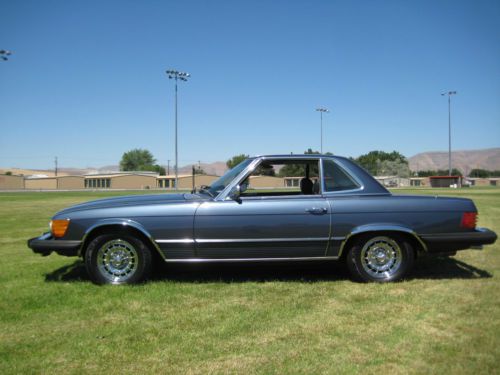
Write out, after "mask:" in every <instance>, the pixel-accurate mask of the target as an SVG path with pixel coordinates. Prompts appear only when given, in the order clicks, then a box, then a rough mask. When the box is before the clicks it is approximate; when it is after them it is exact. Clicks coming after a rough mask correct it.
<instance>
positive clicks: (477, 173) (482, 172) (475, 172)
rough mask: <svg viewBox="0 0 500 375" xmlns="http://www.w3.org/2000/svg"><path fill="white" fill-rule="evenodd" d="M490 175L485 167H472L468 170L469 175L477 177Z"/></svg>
mask: <svg viewBox="0 0 500 375" xmlns="http://www.w3.org/2000/svg"><path fill="white" fill-rule="evenodd" d="M490 176H491V172H490V171H487V170H486V169H480V168H474V169H473V170H471V171H470V173H469V177H479V178H487V177H490Z"/></svg>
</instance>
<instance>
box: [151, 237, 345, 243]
mask: <svg viewBox="0 0 500 375" xmlns="http://www.w3.org/2000/svg"><path fill="white" fill-rule="evenodd" d="M337 238H340V239H344V237H337ZM328 240H329V237H317V238H309V237H304V238H224V239H222V238H201V239H192V238H180V239H177V240H156V242H157V243H245V242H255V243H262V242H307V241H311V242H314V241H328Z"/></svg>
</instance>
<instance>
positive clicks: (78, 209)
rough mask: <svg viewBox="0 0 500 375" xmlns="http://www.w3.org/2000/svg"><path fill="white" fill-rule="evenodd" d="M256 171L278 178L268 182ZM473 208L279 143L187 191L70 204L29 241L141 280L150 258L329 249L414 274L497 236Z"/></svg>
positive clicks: (382, 277) (264, 257)
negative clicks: (288, 150) (428, 262)
mask: <svg viewBox="0 0 500 375" xmlns="http://www.w3.org/2000/svg"><path fill="white" fill-rule="evenodd" d="M291 176H292V177H293V178H292V177H291ZM276 177H280V178H276ZM259 178H260V179H261V181H262V179H269V180H270V181H273V184H274V185H273V186H270V187H264V188H262V186H261V185H262V184H257V183H256V181H257V180H258V179H259ZM276 181H282V185H279V184H278V185H276ZM264 185H265V184H264ZM271 185H272V184H271ZM259 186H260V187H259ZM476 220H477V209H476V206H475V205H474V203H473V202H472V201H471V200H470V199H464V198H442V197H428V196H403V195H393V194H391V193H390V192H389V191H388V190H387V189H385V188H384V187H383V186H382V185H380V184H379V183H378V182H377V181H376V180H375V179H374V178H373V177H372V176H371V175H370V174H369V173H368V172H366V171H365V170H364V169H363V168H361V167H360V166H358V165H357V164H356V163H354V162H352V161H351V160H349V159H346V158H343V157H338V156H326V155H274V156H259V157H254V158H249V159H247V160H245V161H243V162H242V163H241V164H239V165H238V166H236V167H235V168H233V169H231V170H229V171H228V172H227V173H226V174H225V175H223V176H222V177H220V178H219V179H218V180H216V181H215V182H213V183H212V185H211V186H203V187H202V188H201V189H199V190H198V191H193V192H191V193H189V194H158V195H144V196H130V197H118V198H111V199H103V200H97V201H92V202H88V203H83V204H78V205H76V206H73V207H69V208H66V209H64V210H62V211H60V212H58V213H57V214H56V215H55V216H54V217H53V218H52V221H51V224H50V231H49V232H47V233H45V234H44V235H42V236H40V237H37V238H32V239H30V240H29V241H28V246H29V247H30V248H31V249H32V250H33V251H34V252H36V253H40V254H43V255H48V254H50V253H51V252H56V253H58V254H60V255H66V256H79V257H82V258H83V260H84V262H85V265H86V269H87V271H88V274H89V276H90V278H91V280H92V281H93V282H95V283H97V284H132V283H137V282H140V281H143V280H145V279H147V278H148V276H149V275H150V273H151V269H152V265H153V263H155V262H173V263H175V262H248V261H250V262H269V261H280V262H281V261H319V260H328V259H330V260H339V261H342V262H345V263H347V267H348V268H349V270H350V271H351V273H352V275H353V277H354V278H356V279H358V280H361V281H376V282H388V281H395V280H399V279H401V278H403V277H405V276H406V275H408V272H409V271H410V269H411V268H412V265H413V263H414V260H415V258H416V257H417V256H421V255H425V254H441V255H454V254H455V253H456V251H458V250H463V249H468V248H471V247H475V248H481V246H482V245H487V244H492V243H494V242H495V241H496V238H497V236H496V234H495V233H494V232H492V231H490V230H488V229H485V228H477V227H476Z"/></svg>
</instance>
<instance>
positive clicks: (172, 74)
mask: <svg viewBox="0 0 500 375" xmlns="http://www.w3.org/2000/svg"><path fill="white" fill-rule="evenodd" d="M166 73H167V75H168V78H169V79H174V80H175V165H174V170H175V190H179V184H178V182H179V158H178V155H179V154H178V150H177V81H178V80H181V81H184V82H187V80H188V78H189V77H191V75H190V74H189V73H186V72H179V71H177V70H174V69H169V70H167V71H166Z"/></svg>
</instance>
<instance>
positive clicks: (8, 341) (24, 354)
mask: <svg viewBox="0 0 500 375" xmlns="http://www.w3.org/2000/svg"><path fill="white" fill-rule="evenodd" d="M395 192H396V193H398V194H399V193H404V194H408V193H412V194H413V193H416V194H433V195H435V194H438V195H453V196H463V197H470V198H473V199H474V201H475V202H476V204H477V206H478V208H479V211H480V216H479V225H482V226H487V227H489V228H491V229H493V230H495V231H496V232H500V189H479V188H471V189H463V190H451V189H442V190H431V189H419V190H409V189H405V190H403V189H398V190H396V191H395ZM118 194H124V193H116V192H115V193H113V192H101V193H92V192H71V193H62V192H61V193H2V194H0V256H1V261H0V374H18V373H35V374H42V373H43V374H46V373H95V374H102V373H112V374H117V373H130V374H137V373H143V374H145V373H147V374H150V373H165V374H173V373H180V374H186V373H187V374H207V373H235V374H236V373H237V374H247V373H262V374H288V373H303V374H319V373H356V372H361V371H362V372H363V373H377V374H386V373H405V374H406V373H410V374H412V373H414V374H422V373H434V374H443V373H448V374H460V373H469V374H480V373H483V374H492V373H498V372H499V367H498V361H499V359H500V281H499V280H500V252H499V250H500V249H499V247H500V246H499V245H498V244H497V245H494V246H488V247H486V248H485V250H484V251H474V250H468V251H463V252H460V253H459V254H458V255H457V256H456V257H453V258H447V259H432V260H420V261H419V262H417V264H416V268H415V270H414V272H413V274H412V277H411V278H410V279H409V280H408V281H405V282H401V283H394V284H386V285H377V284H359V283H354V282H352V281H350V279H349V275H348V273H347V271H346V269H345V268H344V267H343V266H342V265H337V264H331V263H324V264H310V263H308V264H286V265H276V264H274V265H264V266H263V265H258V266H255V265H250V264H248V265H189V266H188V265H185V266H179V265H177V266H168V267H164V269H163V272H162V273H160V274H158V275H156V276H155V278H154V280H153V281H151V282H149V283H147V284H144V285H139V286H134V287H130V286H120V287H115V286H105V287H98V286H95V285H93V284H91V283H90V282H89V281H88V279H87V276H86V274H85V270H84V268H83V266H82V264H81V262H80V261H78V260H76V259H74V258H65V257H61V256H58V255H54V254H53V255H51V256H49V257H45V258H43V257H41V256H39V255H34V254H33V253H31V251H30V250H29V249H28V248H27V247H26V240H27V239H28V238H29V237H33V236H35V235H38V234H40V233H42V232H43V231H45V230H46V229H47V223H48V221H49V219H50V217H51V215H52V214H53V213H54V212H55V211H57V210H59V209H61V208H63V207H65V206H67V205H70V204H74V203H77V202H82V201H86V200H90V199H95V198H97V197H104V196H112V195H118Z"/></svg>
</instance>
